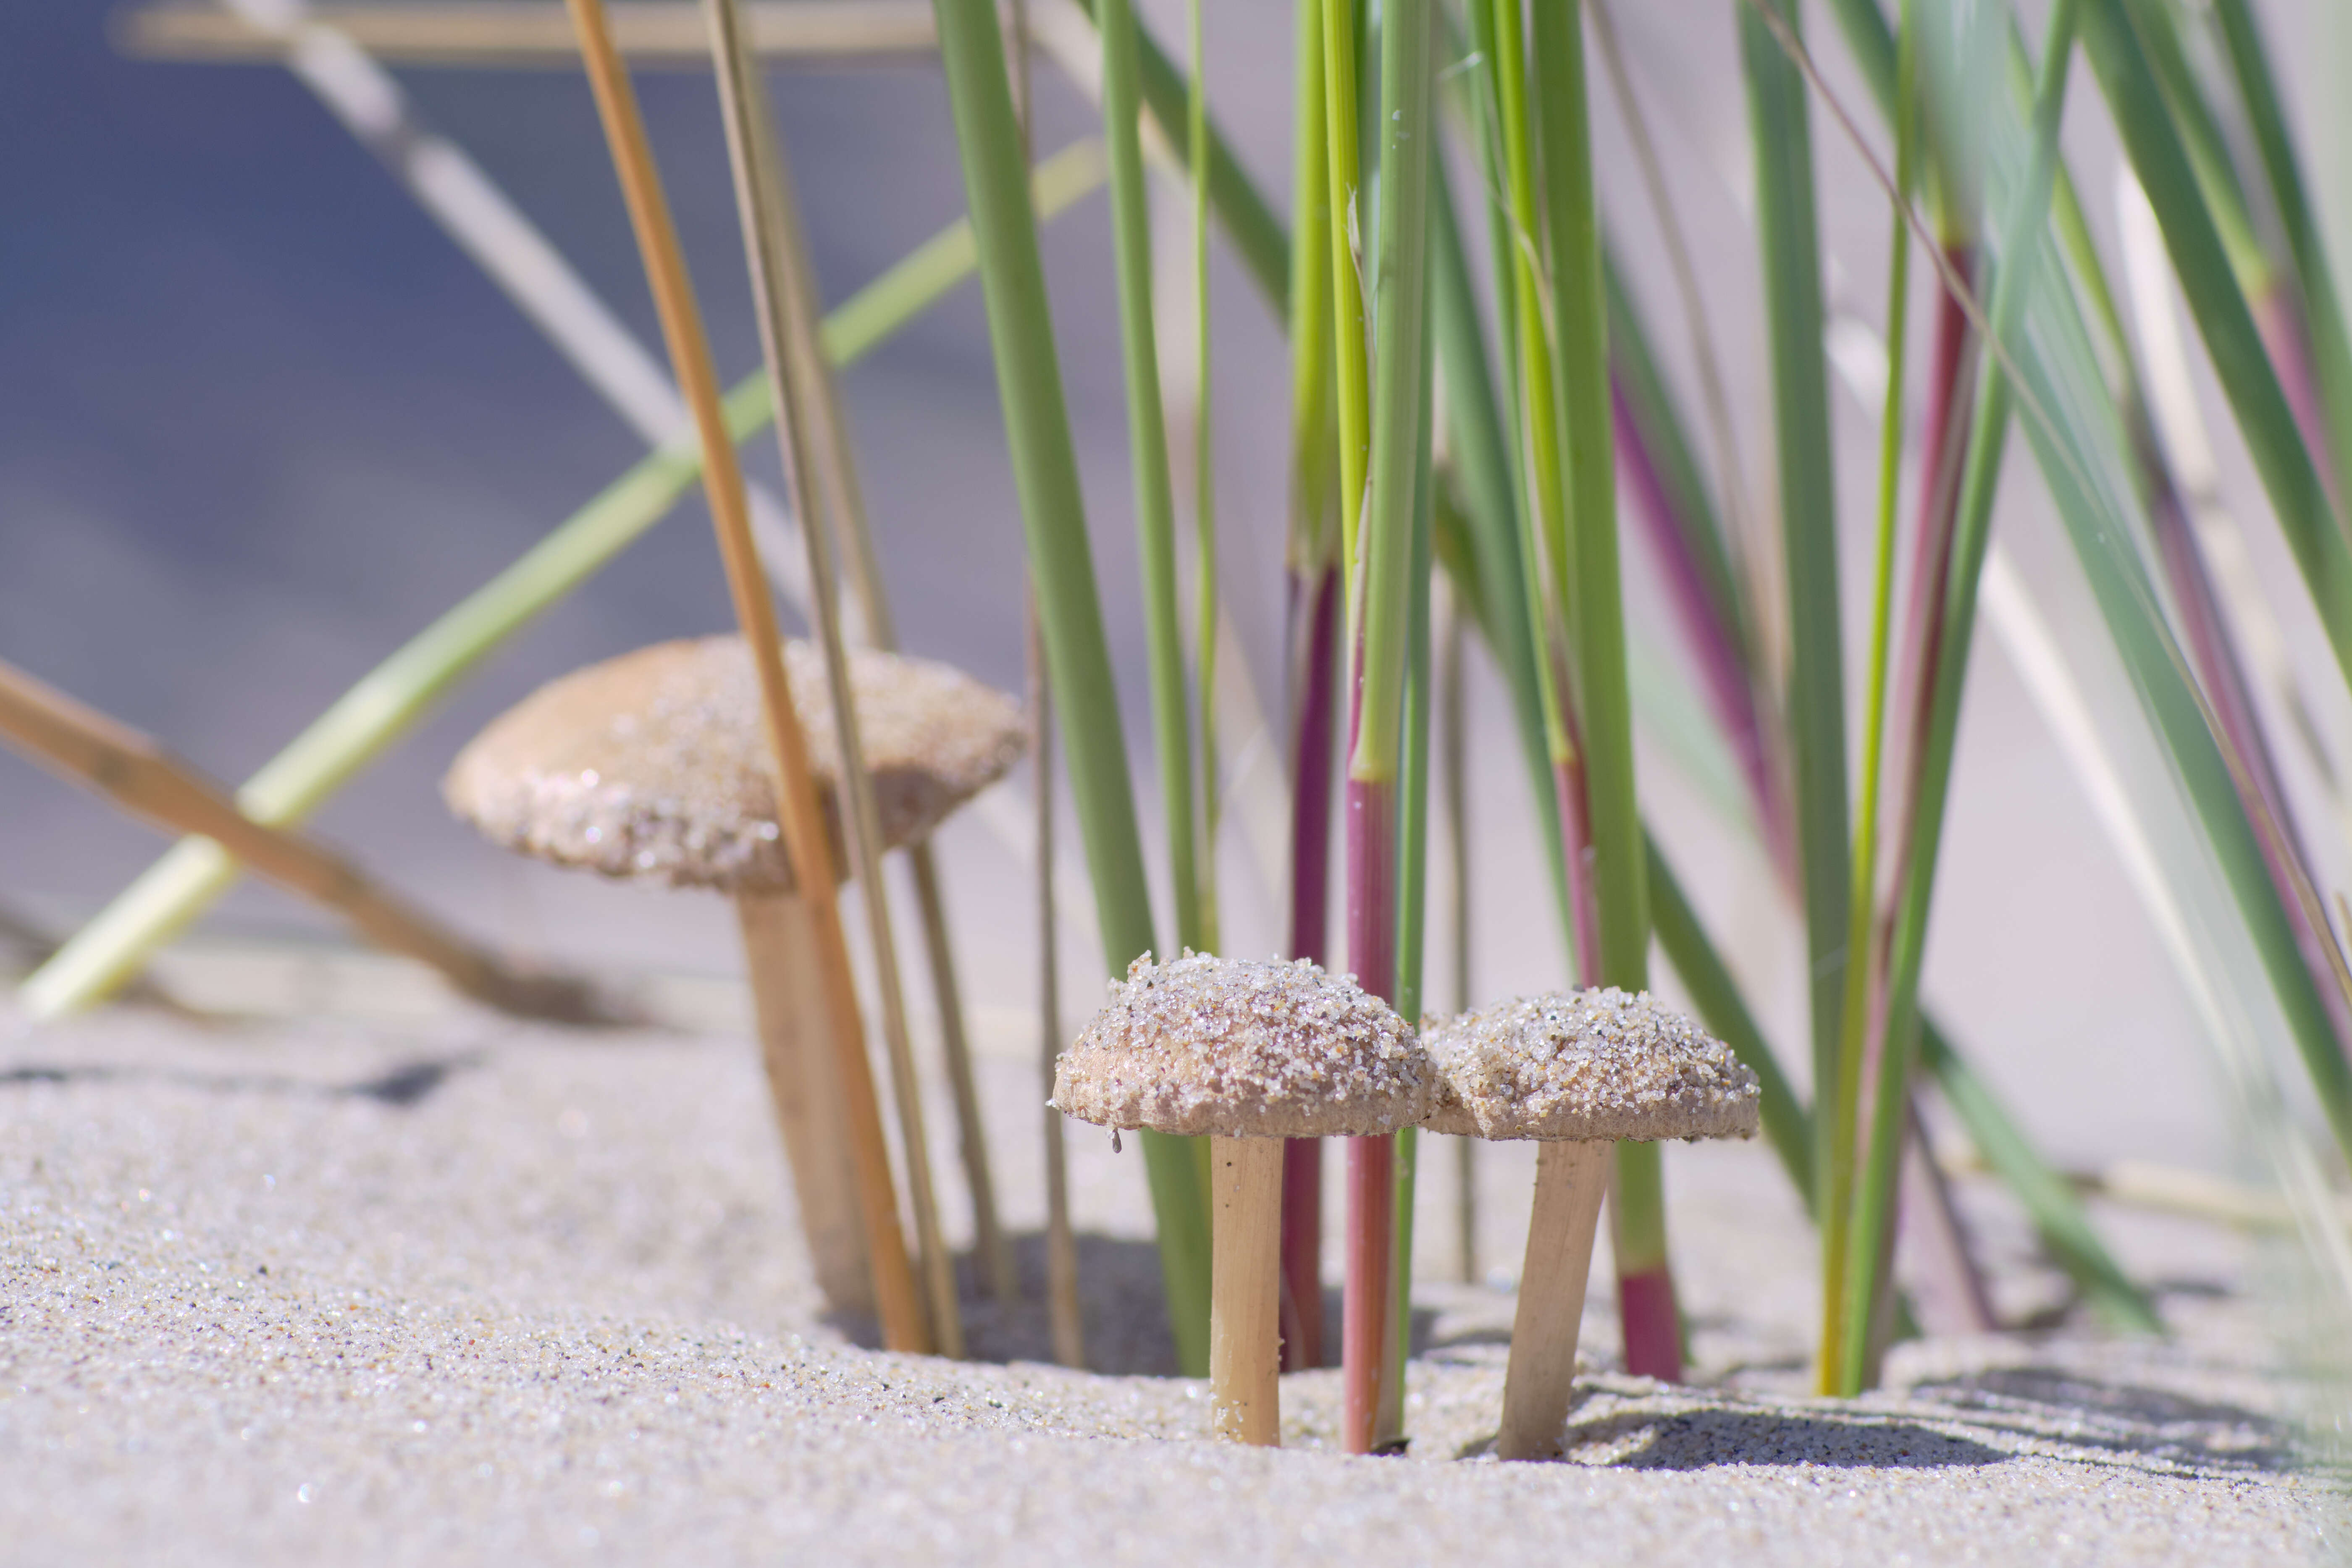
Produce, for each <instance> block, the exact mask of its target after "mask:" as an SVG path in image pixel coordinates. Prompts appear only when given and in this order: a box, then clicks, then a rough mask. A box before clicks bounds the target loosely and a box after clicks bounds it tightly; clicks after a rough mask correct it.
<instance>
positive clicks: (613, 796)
mask: <svg viewBox="0 0 2352 1568" xmlns="http://www.w3.org/2000/svg"><path fill="white" fill-rule="evenodd" d="M784 663H785V667H786V671H787V674H788V675H789V678H790V681H791V685H792V691H793V706H794V708H795V710H796V711H797V712H798V714H799V715H800V721H801V727H802V728H803V732H804V734H805V737H806V739H807V743H808V748H809V754H810V760H811V763H812V766H813V768H814V772H815V774H816V776H817V782H818V784H819V786H820V788H821V789H822V790H823V792H824V806H825V817H826V828H827V834H828V837H829V838H830V839H831V840H832V841H833V847H834V851H835V852H834V854H833V856H832V861H833V868H834V869H835V871H836V873H838V871H839V869H840V868H842V867H844V866H845V864H846V861H847V858H846V856H845V855H844V854H843V853H841V852H840V849H841V831H842V824H841V810H840V805H839V803H838V802H837V801H836V800H835V796H834V782H835V779H837V778H838V776H839V771H840V761H839V758H838V755H837V752H836V748H835V744H834V725H833V722H832V702H831V699H830V697H829V695H828V694H827V688H826V683H825V677H824V661H823V655H822V654H821V653H819V652H818V651H817V649H815V648H814V646H812V645H810V644H808V643H786V644H785V648H784ZM850 682H851V686H852V689H853V691H854V692H855V694H856V705H857V722H858V731H859V734H860V736H861V737H862V738H863V740H864V743H865V753H866V767H867V768H868V770H869V772H870V773H871V775H872V778H873V780H874V795H875V800H876V803H877V809H878V811H879V814H880V818H881V824H882V831H883V836H884V841H885V842H886V843H887V844H888V845H890V846H892V847H896V846H898V845H900V844H905V843H908V842H911V841H915V840H917V839H919V838H921V837H922V836H923V835H924V834H926V833H928V832H929V831H930V830H931V829H932V828H933V827H934V826H936V825H937V824H938V823H939V821H940V820H941V819H942V818H944V817H946V816H947V815H948V814H949V813H950V811H952V810H955V808H956V807H957V806H959V805H961V803H962V802H963V801H965V800H968V799H970V798H971V796H972V795H974V794H976V793H977V792H978V791H979V790H981V789H982V788H984V787H985V786H987V785H988V784H990V783H992V782H993V781H994V780H995V779H997V778H998V777H999V776H1000V775H1002V774H1003V772H1004V770H1005V769H1006V768H1009V767H1011V766H1012V764H1013V760H1014V758H1017V757H1018V756H1019V755H1020V753H1021V748H1022V745H1023V738H1024V725H1023V722H1022V718H1021V714H1020V710H1019V709H1018V707H1017V706H1015V705H1014V703H1013V700H1012V699H1011V698H1009V697H1006V696H1003V695H1000V694H999V693H997V692H994V691H992V690H990V689H989V688H988V687H985V686H982V685H980V684H979V683H977V682H975V681H973V680H971V678H969V677H968V676H965V675H963V674H960V673H958V672H957V671H955V670H952V669H950V668H949V667H947V666H946V665H943V664H932V663H929V662H928V661H925V660H920V659H909V658H905V657H901V656H898V655H896V654H889V653H872V652H866V651H859V652H856V653H853V654H852V656H851V659H850ZM761 722H762V720H761V705H760V691H759V685H758V682H757V679H756V677H755V674H754V672H753V669H752V664H751V658H750V657H749V655H748V653H747V652H746V650H745V648H744V645H743V642H742V639H741V638H740V637H735V636H722V637H705V638H700V639H695V640H689V641H684V642H676V643H656V645H654V646H652V647H649V648H640V649H638V650H637V651H636V652H635V653H625V654H623V655H621V656H620V657H619V658H616V659H610V660H607V661H605V662H604V663H603V664H592V665H590V666H588V667H587V668H586V669H583V670H577V671H574V672H573V673H572V674H568V675H565V676H562V678H560V679H558V680H555V681H551V682H550V683H549V684H548V685H544V686H542V687H541V688H540V689H539V690H538V691H536V692H534V693H532V694H531V695H530V696H528V697H526V698H524V699H523V700H522V701H521V702H520V703H518V704H517V705H516V706H514V707H512V708H510V709H509V710H508V711H507V712H506V713H505V714H504V715H502V716H500V717H499V718H498V719H497V720H495V721H493V722H492V723H491V724H490V726H489V727H488V728H486V729H485V730H483V731H482V733H481V734H480V735H478V736H477V737H475V738H474V740H473V741H472V743H471V744H469V745H468V746H467V747H466V749H465V750H464V751H463V752H461V753H459V754H458V757H457V761H456V762H455V763H454V764H453V765H452V766H451V768H450V769H449V774H448V777H447V778H446V779H445V780H443V783H442V795H443V798H444V799H445V800H446V801H447V802H448V805H449V808H450V810H452V811H454V812H456V813H457V815H458V816H459V817H462V818H464V819H465V820H466V821H469V822H471V823H473V824H474V826H475V827H477V828H478V829H479V830H480V831H482V833H483V835H484V836H485V837H487V838H488V839H489V840H490V841H493V842H495V843H498V844H500V845H503V846H504V847H506V848H508V849H510V850H514V851H516V852H519V853H522V854H527V855H534V856H537V857H538V858H540V859H541V860H546V861H551V862H554V863H556V864H558V865H569V866H582V867H585V868H587V869H589V870H592V871H597V872H601V873H604V874H605V875H606V876H611V877H619V878H628V879H633V880H639V881H652V882H666V883H670V884H671V885H673V886H678V887H709V888H716V889H718V890H719V891H721V892H724V893H727V894H731V895H732V896H733V898H734V901H735V908H736V914H737V916H738V918H739V922H740V925H741V928H742V933H743V950H744V957H745V960H746V964H745V967H746V969H747V970H748V972H749V975H750V977H751V1001H752V1010H753V1014H754V1016H755V1018H756V1019H757V1023H758V1028H759V1032H760V1041H761V1055H762V1058H763V1060H764V1061H765V1063H766V1067H767V1071H768V1080H769V1088H770V1090H771V1092H772V1094H773V1096H774V1101H775V1111H776V1119H777V1122H778V1124H780V1125H781V1127H782V1133H783V1139H784V1150H785V1155H786V1158H787V1159H788V1161H789V1162H790V1164H791V1166H792V1170H793V1188H794V1191H795V1194H796V1195H797V1197H798V1199H799V1207H800V1211H801V1224H802V1228H803V1233H804V1234H805V1236H806V1238H807V1241H808V1248H809V1253H810V1257H811V1260H812V1261H813V1264H814V1272H815V1276H816V1281H817V1287H818V1289H819V1290H820V1291H822V1292H823V1293H824V1297H825V1299H826V1301H827V1302H828V1303H829V1304H830V1305H831V1306H832V1307H833V1308H835V1310H837V1311H849V1312H872V1311H874V1310H875V1308H876V1305H877V1293H876V1285H875V1281H874V1274H873V1264H874V1261H875V1260H874V1258H873V1256H872V1253H871V1251H870V1249H869V1243H868V1238H867V1236H866V1222H865V1219H864V1218H863V1216H862V1215H861V1211H860V1208H859V1206H858V1202H857V1186H856V1176H855V1166H854V1164H853V1161H854V1160H855V1159H856V1146H857V1144H856V1141H857V1140H858V1139H859V1138H861V1137H863V1136H866V1135H870V1137H871V1138H872V1140H873V1147H874V1149H876V1150H879V1149H881V1148H882V1147H883V1146H884V1145H883V1144H882V1132H881V1125H880V1123H879V1121H878V1120H876V1121H875V1122H874V1124H873V1126H872V1128H871V1130H870V1134H864V1133H861V1132H860V1130H859V1129H858V1128H856V1127H854V1126H853V1125H852V1124H851V1123H850V1116H849V1113H848V1110H847V1107H848V1106H849V1105H850V1104H852V1103H855V1102H854V1101H853V1100H852V1099H851V1098H850V1097H849V1096H848V1086H847V1085H845V1083H844V1082H843V1080H842V1076H841V1073H842V1068H841V1067H840V1065H839V1064H838V1063H837V1061H836V1057H835V1052H834V1051H831V1050H829V1049H827V1042H828V1041H830V1040H832V1039H833V1038H834V1032H835V1028H836V1021H837V1020H835V1019H834V1018H833V1016H832V1014H831V1012H830V1010H829V1009H828V1007H827V1004H826V999H825V997H826V988H825V987H824V985H823V984H822V983H820V976H819V970H818V966H819V964H820V962H821V960H820V958H819V956H818V955H817V954H816V953H815V952H814V949H813V947H812V942H813V929H812V923H811V914H810V909H809V904H808V901H807V900H805V899H804V898H803V897H802V896H801V895H800V894H798V893H797V892H796V891H795V890H794V887H793V867H792V863H791V860H790V858H789V856H788V855H787V854H786V853H785V851H784V846H783V843H782V832H781V830H780V828H779V825H778V821H777V813H776V796H775V781H774V772H773V765H772V762H771V760H770V757H769V750H768V742H767V737H766V735H765V734H764V732H763V731H762V729H761ZM858 1098H860V1099H862V1100H863V1102H864V1103H866V1105H867V1106H868V1108H869V1110H870V1107H871V1104H872V1095H871V1092H870V1091H869V1092H867V1093H866V1094H865V1095H864V1096H861V1097H858ZM886 1158H887V1156H886ZM885 1179H886V1180H887V1169H886V1175H885ZM899 1256H900V1261H901V1265H902V1266H903V1259H904V1252H903V1247H902V1248H901V1249H900V1252H899Z"/></svg>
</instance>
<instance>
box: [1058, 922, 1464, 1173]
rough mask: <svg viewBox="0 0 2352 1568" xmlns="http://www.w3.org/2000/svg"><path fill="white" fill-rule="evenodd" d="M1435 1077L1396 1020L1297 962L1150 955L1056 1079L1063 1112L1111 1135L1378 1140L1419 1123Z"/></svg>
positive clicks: (1117, 988) (1347, 980)
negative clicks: (1156, 958) (1119, 1131)
mask: <svg viewBox="0 0 2352 1568" xmlns="http://www.w3.org/2000/svg"><path fill="white" fill-rule="evenodd" d="M1436 1092H1437V1075H1436V1073H1435V1072H1434V1071H1432V1070H1431V1067H1430V1064H1429V1061H1428V1058H1427V1057H1426V1055H1425V1054H1424V1053H1423V1051H1422V1049H1421V1044H1420V1041H1419V1040H1418V1039H1417V1038H1416V1037H1415V1035H1414V1031H1413V1030H1412V1026H1411V1025H1410V1024H1408V1023H1406V1022H1405V1021H1404V1019H1402V1018H1400V1017H1399V1016H1398V1015H1397V1013H1396V1011H1395V1009H1392V1008H1391V1007H1390V1006H1389V1005H1388V1004H1387V1003H1386V1002H1383V1001H1381V999H1380V998H1378V997H1375V996H1372V995H1371V994H1370V993H1369V992H1367V991H1365V990H1363V989H1361V988H1360V987H1358V986H1357V984H1356V982H1355V981H1354V979H1353V978H1351V977H1339V976H1332V975H1328V974H1326V973H1324V971H1323V970H1322V969H1320V968H1319V967H1317V966H1315V965H1313V964H1310V963H1308V962H1307V961H1306V960H1304V959H1300V960H1299V961H1297V962H1296V963H1282V962H1274V963H1263V964H1261V963H1253V962H1250V961H1248V960H1245V959H1235V958H1215V957H1210V956H1205V955H1195V954H1191V953H1188V954H1186V955H1185V956H1183V957H1181V958H1179V959H1177V960H1176V961H1175V962H1173V963H1170V964H1159V965H1155V964H1153V963H1152V962H1151V961H1150V956H1148V955H1147V956H1144V957H1142V958H1139V959H1137V960H1136V961H1135V962H1134V963H1133V964H1131V965H1129V967H1128V971H1127V978H1126V979H1125V980H1124V981H1113V982H1112V983H1111V997H1110V1002H1109V1005H1108V1006H1107V1007H1105V1008H1104V1009H1103V1010H1102V1011H1101V1012H1100V1013H1097V1015H1096V1016H1095V1019H1094V1021H1093V1022H1091V1023H1089V1024H1088V1025H1087V1028H1086V1032H1085V1033H1083V1034H1081V1035H1079V1037H1078V1040H1077V1043H1076V1044H1075V1045H1073V1046H1071V1047H1070V1049H1069V1050H1067V1051H1064V1052H1063V1053H1062V1057H1061V1060H1060V1061H1058V1062H1057V1063H1055V1070H1054V1104H1055V1106H1056V1107H1057V1108H1059V1109H1060V1110H1061V1111H1062V1112H1063V1113H1065V1114H1067V1115H1072V1116H1076V1117H1078V1118H1079V1119H1081V1120H1082V1121H1087V1122H1094V1123H1097V1124H1101V1125H1104V1126H1110V1127H1149V1128H1151V1129H1152V1130H1154V1131H1156V1132H1162V1133H1181V1134H1196V1133H1215V1134H1223V1135H1224V1136H1227V1137H1284V1138H1311V1137H1339V1136H1350V1135H1353V1136H1369V1135H1370V1134H1376V1133H1384V1132H1388V1131H1390V1130H1391V1129H1392V1128H1395V1127H1399V1126H1404V1125H1408V1124H1412V1123H1413V1122H1417V1121H1419V1120H1420V1119H1421V1118H1422V1117H1423V1115H1425V1114H1426V1113H1428V1111H1429V1109H1430V1107H1431V1106H1432V1105H1433V1104H1434V1103H1435V1099H1436Z"/></svg>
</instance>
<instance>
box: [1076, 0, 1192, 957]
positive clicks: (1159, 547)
mask: <svg viewBox="0 0 2352 1568" xmlns="http://www.w3.org/2000/svg"><path fill="white" fill-rule="evenodd" d="M1097 16H1098V17H1099V19H1100V21H1101V26H1102V47H1103V76H1102V84H1103V91H1102V99H1103V145H1104V148H1105V150H1106V151H1107V152H1108V155H1109V163H1110V199H1111V235H1112V240H1113V254H1114V257H1115V266H1116V268H1117V274H1118V330H1119V346H1120V349H1121V350H1122V354H1123V358H1124V362H1125V365H1126V371H1127V429H1128V452H1129V462H1130V465H1131V466H1130V471H1131V473H1132V475H1133V476H1134V485H1135V532H1136V554H1137V558H1138V559H1139V561H1140V563H1141V565H1142V568H1143V624H1144V646H1145V648H1146V650H1147V651H1148V653H1149V655H1150V668H1151V725H1152V737H1153V741H1154V749H1155V751H1156V752H1157V754H1158V758H1159V763H1160V797H1161V806H1160V810H1161V815H1162V817H1163V818H1164V820H1165V823H1166V831H1167V834H1168V880H1169V886H1170V890H1171V898H1172V901H1173V903H1174V905H1175V914H1176V946H1177V948H1178V950H1180V951H1181V950H1184V949H1188V948H1190V949H1196V950H1199V951H1202V952H1210V951H1213V950H1214V948H1213V944H1212V943H1211V942H1210V941H1209V939H1208V936H1207V933H1206V930H1205V928H1204V927H1203V925H1202V917H1201V867H1200V859H1199V856H1198V854H1197V853H1196V852H1195V850H1194V846H1193V836H1192V829H1193V822H1194V820H1195V818H1194V810H1193V796H1192V699H1191V696H1190V695H1189V694H1188V693H1187V691H1186V689H1185V680H1184V634H1183V631H1182V627H1181V614H1182V612H1181V610H1180V609H1179V608H1178V605H1177V574H1176V500H1175V493H1174V488H1173V486H1172V484H1171V480H1170V477H1169V457H1168V422H1167V416H1166V412H1165V410H1164V409H1163V408H1162V406H1161V403H1160V350H1159V340H1158V338H1157V336H1156V334H1155V332H1154V329H1153V318H1152V306H1151V199H1150V192H1149V191H1148V190H1147V189H1146V188H1145V185H1144V174H1143V147H1142V138H1141V135H1140V131H1139V126H1140V121H1139V113H1140V108H1139V102H1138V87H1137V74H1138V68H1137V63H1136V62H1137V51H1136V23H1135V13H1134V10H1133V7H1132V5H1131V4H1130V0H1100V4H1099V5H1097Z"/></svg>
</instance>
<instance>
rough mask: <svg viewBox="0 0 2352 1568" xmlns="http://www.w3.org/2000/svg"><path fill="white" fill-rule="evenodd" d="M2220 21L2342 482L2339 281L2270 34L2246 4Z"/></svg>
mask: <svg viewBox="0 0 2352 1568" xmlns="http://www.w3.org/2000/svg"><path fill="white" fill-rule="evenodd" d="M2213 19H2214V21H2215V23H2216V24H2217V25H2218V26H2220V28H2221V40H2222V43H2223V46H2224V47H2225V48H2226V49H2227V52H2228V54H2229V57H2230V68H2231V73H2232V75H2233V76H2234V77H2235V78H2236V80H2237V85H2238V99H2239V102H2240V103H2241V104H2242V106H2243V107H2244V110H2245V112H2246V119H2247V121H2248V123H2249V124H2250V125H2251V127H2252V131H2253V136H2254V148H2255V151H2256V152H2257V153H2258V154H2259V155H2260V156H2261V159H2262V164H2263V178H2264V180H2265V182H2266V183H2268V185H2269V189H2270V196H2271V204H2272V206H2273V208H2274V209H2275V210H2276V211H2277V213H2278V220H2279V226H2280V227H2281V228H2282V229H2284V231H2285V233H2286V244H2287V254H2288V256H2290V257H2291V258H2292V259H2293V261H2294V272H2295V279H2296V281H2297V283H2298V284H2299V285H2300V286H2301V287H2302V292H2303V303H2304V320H2305V326H2306V328H2307V329H2308V330H2309V332H2310V334H2311V340H2312V350H2313V353H2314V356H2315V358H2316V359H2317V361H2318V366H2319V391H2320V396H2321V398H2322V400H2323V401H2324V402H2325V403H2326V411H2327V418H2328V431H2329V435H2328V439H2329V440H2330V442H2331V443H2332V444H2333V457H2334V459H2335V471H2336V476H2337V477H2338V480H2339V482H2340V481H2341V477H2342V476H2343V475H2344V474H2346V473H2347V472H2352V335H2347V330H2346V327H2345V320H2344V305H2343V301H2342V299H2341V298H2340V297H2339V296H2338V295H2337V294H2336V274H2335V271H2334V269H2333V268H2332V267H2329V266H2328V258H2327V249H2326V242H2325V240H2324V239H2323V237H2322V235H2321V234H2320V228H2319V223H2318V220H2317V219H2316V218H2315V216H2314V214H2313V212H2312V206H2311V198H2310V196H2309V195H2308V194H2307V193H2306V192H2305V187H2304V180H2303V170H2302V166H2301V163H2300V162H2299V160H2298V159H2297V158H2296V155H2295V150H2294V138H2293V137H2292V136H2290V135H2289V134H2288V133H2287V128H2286V117H2285V113H2284V110H2283V108H2282V106H2281V102H2280V95H2279V89H2278V83H2277V78H2275V77H2274V76H2273V73H2272V71H2271V65H2270V56H2269V53H2268V51H2267V50H2266V49H2265V48H2264V47H2263V37H2262V31H2261V29H2260V28H2259V27H2257V26H2255V25H2254V16H2253V10H2252V7H2251V6H2249V5H2247V4H2246V0H2213Z"/></svg>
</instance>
